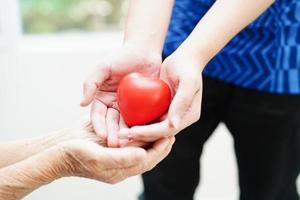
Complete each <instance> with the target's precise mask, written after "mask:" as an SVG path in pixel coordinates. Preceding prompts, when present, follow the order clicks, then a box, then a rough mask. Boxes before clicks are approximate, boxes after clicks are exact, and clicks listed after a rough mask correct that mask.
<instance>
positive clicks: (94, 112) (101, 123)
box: [91, 101, 107, 139]
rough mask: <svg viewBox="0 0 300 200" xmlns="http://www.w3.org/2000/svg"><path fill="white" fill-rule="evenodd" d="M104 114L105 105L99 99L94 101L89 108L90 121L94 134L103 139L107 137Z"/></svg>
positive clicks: (105, 112)
mask: <svg viewBox="0 0 300 200" xmlns="http://www.w3.org/2000/svg"><path fill="white" fill-rule="evenodd" d="M106 114H107V107H106V106H105V105H104V104H103V103H102V102H101V101H94V102H93V104H92V109H91V121H92V123H93V126H94V130H95V132H96V134H97V135H98V136H99V137H101V138H103V139H106V138H107V129H106V119H105V117H106Z"/></svg>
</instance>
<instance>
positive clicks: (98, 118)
mask: <svg viewBox="0 0 300 200" xmlns="http://www.w3.org/2000/svg"><path fill="white" fill-rule="evenodd" d="M116 52H117V53H114V54H113V55H112V56H110V57H107V58H105V59H103V61H102V62H101V63H100V64H99V65H98V67H97V68H96V70H95V71H94V72H93V73H92V74H91V75H90V76H89V77H88V78H87V79H86V80H85V82H84V85H83V93H84V97H83V100H82V102H81V106H87V105H89V104H91V103H92V107H91V121H92V124H93V126H94V129H95V131H96V133H97V135H98V136H100V137H101V138H103V139H107V144H108V146H110V147H118V146H120V143H125V142H126V140H121V141H119V139H118V136H117V132H118V131H119V129H120V128H126V127H127V125H126V123H125V122H124V120H123V118H122V117H121V116H120V114H119V108H118V104H117V88H118V85H119V82H120V81H121V79H122V78H123V77H124V76H126V75H127V74H129V73H132V72H138V73H141V74H142V75H145V76H147V77H152V78H155V77H158V76H159V70H160V66H161V55H160V54H155V53H153V52H149V51H148V50H147V49H141V48H140V47H136V46H133V45H129V44H125V45H123V46H122V47H121V48H120V49H119V50H118V51H116ZM134 145H141V144H140V143H137V144H134Z"/></svg>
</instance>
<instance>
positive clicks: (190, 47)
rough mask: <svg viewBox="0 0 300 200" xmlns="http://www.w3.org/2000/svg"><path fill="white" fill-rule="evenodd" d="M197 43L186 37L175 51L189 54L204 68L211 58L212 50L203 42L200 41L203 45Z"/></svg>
mask: <svg viewBox="0 0 300 200" xmlns="http://www.w3.org/2000/svg"><path fill="white" fill-rule="evenodd" d="M198 43H199V41H198ZM198 43H196V42H192V41H189V38H188V39H186V40H185V41H184V42H183V43H182V44H181V45H180V46H179V47H178V49H177V50H176V52H180V53H182V54H185V55H189V57H190V58H191V59H193V60H194V61H195V62H197V63H198V64H200V65H201V66H203V68H204V67H205V66H206V64H207V63H208V62H209V61H210V60H211V59H212V57H213V55H214V53H213V52H214V50H213V49H211V48H209V47H207V46H206V45H204V42H202V43H203V45H199V44H198ZM200 43H201V42H200Z"/></svg>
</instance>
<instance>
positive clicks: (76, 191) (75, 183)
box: [0, 0, 239, 200]
mask: <svg viewBox="0 0 300 200" xmlns="http://www.w3.org/2000/svg"><path fill="white" fill-rule="evenodd" d="M5 1H6V3H7V2H13V1H11V0H5ZM0 2H1V3H2V5H5V2H4V0H0ZM2 5H0V16H1V13H2V16H3V14H4V12H3V10H1V8H2V9H3V8H4V7H2ZM6 5H8V4H6ZM6 8H7V7H6ZM12 13H14V9H11V11H9V9H8V10H7V12H6V14H4V15H5V16H4V17H5V18H6V17H8V16H12ZM0 19H1V18H0ZM6 19H7V18H6ZM0 22H1V21H0ZM6 24H7V25H6V26H5V33H6V34H5V36H2V38H5V40H4V43H5V45H2V46H1V44H0V140H1V141H3V140H11V139H20V138H28V137H33V136H39V135H43V134H46V133H48V132H51V131H53V130H57V129H60V128H66V127H70V126H73V125H74V124H75V123H77V122H78V121H79V119H81V118H82V116H85V115H87V114H88V109H82V108H80V107H79V106H78V105H79V101H80V98H81V83H82V80H83V79H84V77H85V75H86V74H87V73H88V71H90V70H91V69H92V67H94V66H95V65H96V64H97V62H98V60H99V59H101V58H102V57H103V56H105V55H106V54H107V51H109V50H111V49H114V48H115V47H117V46H118V45H119V44H120V43H121V40H122V37H121V34H120V33H105V34H100V35H65V36H46V37H39V38H38V37H30V38H29V37H26V38H22V37H19V34H16V33H18V31H17V30H18V28H19V24H18V20H17V18H16V19H12V20H11V21H10V23H6ZM0 42H3V40H1V35H0ZM2 44H3V43H2ZM199 134H201V133H199ZM202 164H203V165H202V168H201V173H202V179H201V187H200V189H199V190H198V191H197V194H196V199H197V200H200V199H201V200H227V199H228V200H233V199H237V198H238V193H239V191H238V185H237V170H236V161H235V157H234V151H233V141H232V138H231V137H230V134H229V133H228V132H227V130H226V128H225V127H224V126H223V125H221V126H220V127H219V128H218V129H217V131H216V132H215V134H214V135H213V136H212V137H211V139H210V140H209V142H208V143H207V144H206V146H205V149H204V153H203V157H202ZM174 167H177V168H178V170H180V167H179V166H174ZM141 191H142V185H141V180H140V177H133V178H130V179H128V180H126V181H124V182H122V183H120V184H117V185H113V186H110V185H107V184H103V183H99V182H96V181H91V180H87V179H82V178H81V179H79V178H65V179H61V180H58V181H55V182H54V183H52V184H50V185H48V186H46V187H43V188H41V189H39V190H37V191H35V192H34V193H32V194H31V195H29V196H28V197H27V198H26V200H41V199H43V200H53V199H60V200H62V199H72V200H82V199H89V200H93V199H95V200H96V199H103V200H120V199H122V200H134V199H136V196H137V195H138V194H139V193H140V192H141Z"/></svg>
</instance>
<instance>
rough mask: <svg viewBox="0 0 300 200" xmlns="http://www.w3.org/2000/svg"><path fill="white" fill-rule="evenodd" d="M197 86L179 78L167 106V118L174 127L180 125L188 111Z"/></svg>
mask: <svg viewBox="0 0 300 200" xmlns="http://www.w3.org/2000/svg"><path fill="white" fill-rule="evenodd" d="M198 90H199V86H197V84H196V85H195V83H193V82H192V81H189V80H181V81H180V82H179V85H178V89H177V91H176V94H175V96H174V98H173V100H172V103H171V105H170V108H169V112H168V118H169V120H170V122H171V124H172V125H173V126H174V127H175V128H177V129H178V128H179V127H180V123H181V121H182V119H183V118H184V115H185V114H186V113H187V112H188V110H189V109H190V107H191V104H192V102H193V99H194V96H195V94H196V92H197V91H198Z"/></svg>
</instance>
